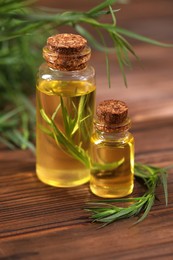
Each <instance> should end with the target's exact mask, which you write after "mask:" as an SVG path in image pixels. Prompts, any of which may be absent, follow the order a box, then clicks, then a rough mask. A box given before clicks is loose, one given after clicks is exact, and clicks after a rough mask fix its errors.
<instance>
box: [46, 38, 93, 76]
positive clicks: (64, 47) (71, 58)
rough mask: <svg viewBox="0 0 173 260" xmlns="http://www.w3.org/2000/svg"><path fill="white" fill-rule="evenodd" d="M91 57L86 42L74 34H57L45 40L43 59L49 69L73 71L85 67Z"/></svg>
mask: <svg viewBox="0 0 173 260" xmlns="http://www.w3.org/2000/svg"><path fill="white" fill-rule="evenodd" d="M90 56H91V49H90V48H89V47H88V46H87V40H86V39H85V38H83V37H82V36H80V35H76V34H67V33H64V34H57V35H53V36H51V37H49V38H48V39H47V45H46V46H45V47H44V48H43V57H44V59H45V60H46V62H47V64H48V66H49V67H51V68H53V69H58V70H65V71H73V70H81V69H83V68H85V67H86V65H87V62H88V60H89V59H90Z"/></svg>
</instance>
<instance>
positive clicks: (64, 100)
mask: <svg viewBox="0 0 173 260" xmlns="http://www.w3.org/2000/svg"><path fill="white" fill-rule="evenodd" d="M94 99H95V86H94V85H93V84H92V83H90V82H87V81H57V80H56V81H53V80H50V81H47V80H43V79H41V80H39V81H38V83H37V138H36V142H37V165H36V171H37V175H38V178H39V179H40V180H41V181H43V182H45V183H47V184H50V185H53V186H57V187H72V186H77V185H81V184H83V183H85V182H87V181H89V177H90V170H89V168H87V167H86V165H84V164H83V163H82V162H81V161H79V160H78V159H76V158H75V154H74V156H73V155H72V154H70V153H69V151H68V146H64V144H63V142H61V140H59V139H58V138H59V137H58V135H56V131H55V129H52V125H49V124H48V123H47V122H46V120H45V118H44V117H43V115H42V114H41V111H43V110H44V114H46V116H47V117H48V118H49V119H52V120H53V123H54V124H55V126H56V128H57V129H58V130H59V131H61V133H62V135H64V136H65V137H66V138H67V140H69V141H70V142H72V143H73V144H74V145H76V146H78V147H81V149H83V150H84V151H87V150H88V149H89V146H90V142H89V140H90V136H91V133H92V127H91V126H92V120H93V111H94Z"/></svg>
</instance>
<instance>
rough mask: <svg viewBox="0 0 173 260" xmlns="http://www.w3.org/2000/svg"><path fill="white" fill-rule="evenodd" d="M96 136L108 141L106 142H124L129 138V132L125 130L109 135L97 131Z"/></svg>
mask: <svg viewBox="0 0 173 260" xmlns="http://www.w3.org/2000/svg"><path fill="white" fill-rule="evenodd" d="M95 134H96V135H97V137H98V138H99V139H103V140H104V139H106V140H110V141H111V140H113V141H116V140H119V141H120V140H124V139H125V138H126V137H128V136H129V132H128V130H125V131H123V132H111V133H107V132H102V131H100V130H98V129H96V130H95Z"/></svg>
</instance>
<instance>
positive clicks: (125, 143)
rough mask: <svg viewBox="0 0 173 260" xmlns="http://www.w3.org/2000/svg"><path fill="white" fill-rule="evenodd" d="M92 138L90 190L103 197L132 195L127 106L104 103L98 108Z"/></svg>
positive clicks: (132, 169)
mask: <svg viewBox="0 0 173 260" xmlns="http://www.w3.org/2000/svg"><path fill="white" fill-rule="evenodd" d="M96 115H97V119H96V120H95V123H94V124H95V132H94V133H93V135H92V137H91V160H92V169H91V177H90V189H91V191H92V192H93V193H94V194H95V195H97V196H99V197H103V198H118V197H124V196H126V195H129V194H130V193H132V191H133V186H134V178H133V176H134V138H133V136H132V134H131V133H129V131H128V130H129V128H130V125H131V121H130V118H129V117H128V108H127V106H126V104H125V103H124V102H122V101H119V100H105V101H103V102H101V103H100V104H99V105H98V106H97V109H96Z"/></svg>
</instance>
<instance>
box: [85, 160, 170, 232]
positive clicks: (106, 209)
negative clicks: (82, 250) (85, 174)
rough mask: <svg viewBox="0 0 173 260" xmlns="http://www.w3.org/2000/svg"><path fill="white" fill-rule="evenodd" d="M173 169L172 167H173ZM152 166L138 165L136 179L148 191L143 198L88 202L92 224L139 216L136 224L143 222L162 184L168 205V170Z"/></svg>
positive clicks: (109, 222) (136, 165)
mask: <svg viewBox="0 0 173 260" xmlns="http://www.w3.org/2000/svg"><path fill="white" fill-rule="evenodd" d="M171 167H172V166H171ZM169 168H170V167H166V168H160V167H155V166H151V165H146V164H141V163H136V164H135V177H137V179H140V180H142V181H143V182H144V184H145V186H146V188H147V191H146V192H145V193H144V194H143V195H142V196H141V197H135V198H134V197H133V198H121V199H104V200H99V201H93V202H88V203H87V204H86V207H85V210H86V211H88V212H90V213H91V217H90V218H91V219H92V222H99V223H103V225H102V227H103V226H106V225H108V224H111V223H113V222H115V221H117V220H120V219H125V218H130V217H132V216H139V218H138V220H137V221H136V222H135V224H137V223H139V222H141V221H143V220H144V219H145V218H146V217H147V215H148V213H149V212H150V210H151V208H152V206H153V205H154V202H155V199H156V188H157V186H158V184H160V183H161V184H162V186H163V190H164V196H165V204H166V206H167V204H168V189H167V175H168V173H167V172H168V169H169ZM112 202H113V203H125V204H126V203H127V206H126V207H119V206H115V205H113V204H111V203H112Z"/></svg>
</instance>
